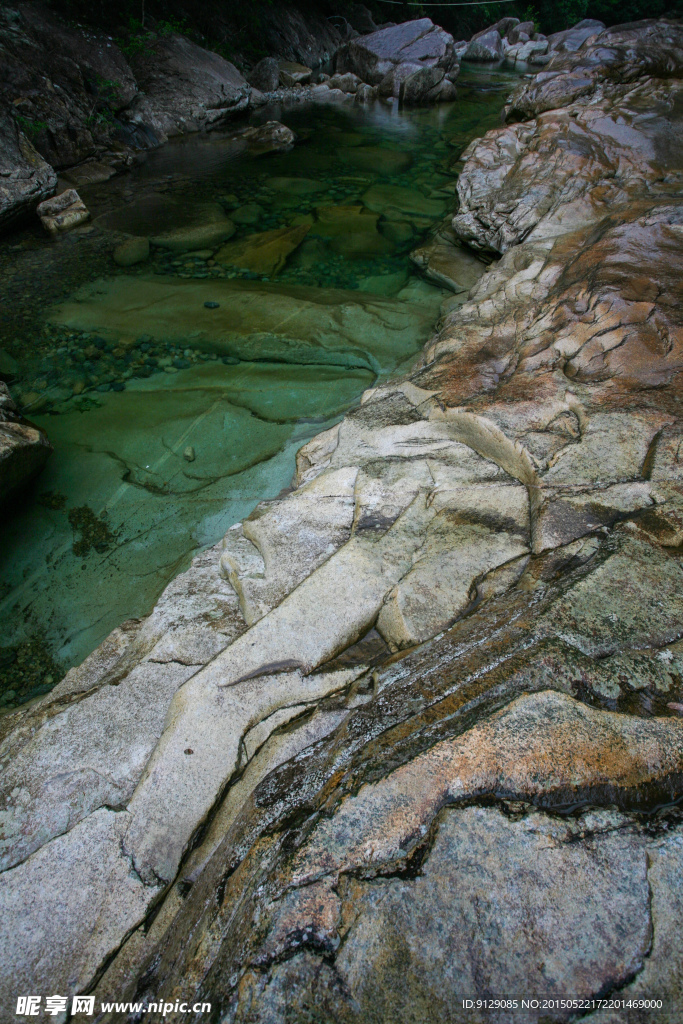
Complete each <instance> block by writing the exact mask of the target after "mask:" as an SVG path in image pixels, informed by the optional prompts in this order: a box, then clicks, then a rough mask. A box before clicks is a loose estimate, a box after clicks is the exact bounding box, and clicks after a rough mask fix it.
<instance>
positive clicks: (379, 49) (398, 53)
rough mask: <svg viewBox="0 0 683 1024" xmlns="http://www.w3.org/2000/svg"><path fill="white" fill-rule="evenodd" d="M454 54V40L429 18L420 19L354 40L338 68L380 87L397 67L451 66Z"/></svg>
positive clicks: (339, 55)
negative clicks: (414, 65)
mask: <svg viewBox="0 0 683 1024" xmlns="http://www.w3.org/2000/svg"><path fill="white" fill-rule="evenodd" d="M452 53H453V37H452V36H451V35H449V33H448V32H445V31H444V30H443V29H442V28H439V26H438V25H435V24H434V23H433V22H432V21H431V20H430V19H429V18H418V19H416V20H415V21H405V22H402V23H401V24H400V25H392V26H391V27H389V28H381V29H378V30H377V31H376V32H371V33H370V34H369V35H367V36H360V38H358V39H353V40H352V41H351V42H350V43H348V44H346V45H345V46H343V47H342V48H341V49H340V50H339V52H338V53H337V57H336V69H337V71H340V72H345V71H352V72H353V73H354V74H356V75H358V77H359V78H361V79H362V80H363V81H364V82H367V83H368V84H370V85H379V83H380V82H381V81H382V79H383V78H384V77H385V76H386V75H387V74H388V73H389V72H390V71H391V69H392V67H393V66H395V65H398V64H418V65H420V66H421V67H434V66H435V65H437V64H439V63H441V62H446V63H447V64H448V66H450V63H451V62H452Z"/></svg>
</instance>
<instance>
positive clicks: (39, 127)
mask: <svg viewBox="0 0 683 1024" xmlns="http://www.w3.org/2000/svg"><path fill="white" fill-rule="evenodd" d="M15 120H16V122H17V124H18V125H19V127H20V128H21V130H22V132H23V133H24V135H25V136H26V137H27V138H29V139H30V140H31V142H33V141H34V139H36V138H37V137H38V136H39V135H40V133H41V132H42V131H44V130H45V129H46V128H47V121H34V120H33V119H32V118H30V117H23V116H22V115H21V114H17V116H16V118H15Z"/></svg>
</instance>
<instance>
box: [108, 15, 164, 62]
mask: <svg viewBox="0 0 683 1024" xmlns="http://www.w3.org/2000/svg"><path fill="white" fill-rule="evenodd" d="M155 39H156V35H155V33H154V32H147V31H146V30H145V27H144V25H143V24H142V22H141V21H139V20H138V19H137V18H129V19H128V36H127V38H125V39H123V38H121V39H117V40H116V42H117V44H118V47H119V49H120V50H121V52H122V53H123V54H125V56H126V57H128V59H129V60H131V59H133V58H135V57H149V56H150V55H151V54H152V53H153V50H151V49H150V45H149V44H150V43H152V42H154V40H155Z"/></svg>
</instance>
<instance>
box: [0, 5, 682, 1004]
mask: <svg viewBox="0 0 683 1024" xmlns="http://www.w3.org/2000/svg"><path fill="white" fill-rule="evenodd" d="M682 89H683V28H682V27H681V24H680V23H679V22H677V21H671V20H666V19H662V20H660V21H656V22H644V23H640V24H638V25H635V26H624V27H621V28H617V29H612V30H608V31H606V32H603V33H601V34H599V35H598V36H597V37H596V38H594V39H592V40H591V38H590V37H589V39H588V42H586V43H584V45H583V46H582V47H581V49H579V50H576V51H575V52H574V51H570V52H566V53H560V54H558V55H557V56H553V57H552V59H551V60H550V62H549V63H548V64H547V65H545V66H544V68H543V71H542V72H541V73H540V74H539V75H537V76H536V78H535V79H533V80H531V81H529V82H525V83H524V84H523V85H522V86H521V87H520V89H519V90H518V91H517V92H516V93H515V95H514V96H513V97H512V98H511V100H510V103H509V107H508V124H506V125H504V126H502V127H500V128H498V129H495V130H494V131H491V132H489V133H488V134H487V135H486V136H485V137H484V138H483V139H482V140H479V141H477V142H475V143H473V144H472V145H471V146H470V147H469V149H468V151H467V152H466V153H465V155H464V166H463V168H462V172H461V174H460V177H459V181H458V194H459V199H460V207H459V210H458V212H457V215H456V216H455V218H454V220H453V231H454V232H455V233H456V235H457V236H458V237H459V238H460V239H464V240H466V241H467V242H468V243H469V244H470V245H472V246H474V247H477V248H480V249H481V250H484V251H486V252H488V253H489V254H497V255H500V256H501V258H500V259H499V261H498V262H496V263H494V264H493V265H492V266H491V267H490V268H489V269H488V271H487V272H486V273H485V274H484V275H483V276H482V277H481V279H480V280H479V282H478V283H477V284H475V285H474V287H473V289H472V291H471V292H470V295H469V298H468V301H467V302H466V303H465V304H464V305H462V306H458V307H457V308H455V309H454V310H453V311H452V312H450V313H448V314H447V315H446V316H445V319H444V321H443V324H442V327H441V330H440V332H439V334H438V335H437V336H436V337H435V338H434V339H433V340H432V342H431V343H430V344H429V345H428V346H427V348H426V350H425V353H424V357H423V360H422V365H421V366H420V367H419V368H418V369H417V371H416V372H415V373H413V374H412V375H411V376H410V378H408V379H405V380H399V381H396V382H395V383H392V384H390V385H385V386H383V387H380V388H378V389H374V390H371V391H368V392H366V394H365V396H364V401H363V403H362V405H361V406H360V408H359V409H358V410H356V411H355V412H354V413H352V414H350V415H348V416H347V417H346V418H345V419H344V420H343V421H342V423H341V424H339V425H337V426H335V427H333V428H332V429H331V430H329V431H327V432H325V433H323V434H321V435H319V436H318V437H316V438H314V439H313V440H312V441H311V442H309V443H308V444H307V445H306V446H305V447H304V448H303V449H302V450H301V451H300V453H299V456H298V460H297V475H296V480H295V487H294V490H293V491H292V492H291V493H289V494H287V495H285V496H282V497H281V498H279V499H277V500H276V501H272V502H266V503H262V504H261V505H259V506H258V507H257V508H256V510H255V511H254V513H253V514H252V515H251V516H249V517H248V518H247V519H246V520H244V521H243V522H242V523H240V524H238V525H237V526H236V527H234V528H233V529H231V530H230V531H229V532H228V534H227V535H226V538H225V540H224V541H223V543H222V544H220V545H218V546H216V547H215V548H212V549H210V550H207V551H205V552H203V553H202V554H201V555H200V556H198V557H197V558H196V559H195V560H194V562H193V563H192V566H191V567H190V569H189V570H188V571H187V572H186V573H185V574H183V575H181V576H179V577H178V578H177V579H176V580H175V581H174V582H173V583H172V584H171V585H170V586H169V587H168V588H167V589H166V591H165V592H164V594H163V596H162V598H161V599H160V601H159V603H158V604H157V606H156V608H155V609H154V611H153V612H152V614H151V615H150V616H149V617H148V618H146V619H145V620H143V621H140V622H138V621H133V622H127V623H125V624H124V625H123V626H122V627H121V628H120V629H119V630H116V631H115V632H114V633H113V634H112V635H111V636H110V637H109V639H108V640H107V641H106V642H105V643H104V644H103V645H102V646H101V647H100V648H98V649H97V651H95V652H94V653H93V654H92V655H91V656H90V657H89V658H88V659H87V660H86V661H85V662H84V664H83V665H82V666H80V667H79V668H77V669H74V670H72V671H71V672H70V673H69V674H68V675H67V677H66V678H65V679H64V681H63V682H62V683H61V684H60V685H59V686H58V687H57V688H56V689H55V690H53V691H52V693H50V694H49V695H48V696H46V697H45V698H44V699H43V700H42V701H40V702H39V703H37V704H34V705H32V706H30V707H27V708H25V709H23V710H22V709H19V710H18V711H16V712H14V713H12V714H11V715H7V716H5V717H4V719H3V720H2V728H3V731H4V740H3V744H2V748H1V750H0V757H1V758H2V766H3V789H4V793H5V805H4V810H3V814H4V850H3V860H2V866H3V868H4V872H3V874H2V875H0V902H1V905H2V907H3V915H2V930H3V938H2V943H3V948H4V950H5V953H4V957H3V978H2V991H3V1006H4V1007H9V1006H11V1005H13V1004H12V999H13V998H14V999H15V998H16V994H17V993H18V992H20V993H23V992H29V991H36V992H47V991H48V990H49V991H50V992H60V993H67V992H68V993H71V992H88V991H92V992H94V993H95V995H96V997H97V998H98V1000H99V998H100V997H101V998H103V999H110V998H116V999H117V1000H124V999H125V1000H128V999H136V1000H142V1001H143V1002H147V1001H156V1000H158V999H162V1000H163V1001H169V1002H172V1001H175V1000H176V999H182V1000H187V1001H188V1002H189V1003H193V1002H195V1001H198V1000H199V1001H201V1000H206V1001H210V1002H211V1003H212V1007H213V1009H212V1019H215V1020H222V1021H234V1022H240V1024H246V1022H250V1024H251V1022H266V1021H269V1022H271V1021H283V1022H284V1021H304V1020H314V1019H325V1020H335V1021H340V1022H342V1021H343V1022H347V1021H348V1022H352V1021H356V1022H366V1021H378V1022H380V1021H381V1022H390V1021H391V1022H394V1021H406V1022H407V1021H414V1020H420V1021H421V1022H422V1021H434V1022H436V1021H439V1022H442V1021H460V1020H463V1021H464V1020H467V1021H482V1022H484V1021H486V1022H490V1021H492V1020H493V1021H496V1020H498V1021H501V1022H502V1021H507V1020H509V1019H511V1016H510V1012H509V1010H507V1009H505V1008H503V1009H501V1010H500V1011H496V1012H494V1013H491V1012H488V1011H487V1012H478V1011H476V1010H463V1009H462V1004H461V1000H462V998H464V997H473V998H496V997H503V998H505V997H511V998H516V999H518V1000H521V998H522V997H525V998H529V997H531V998H539V999H543V998H545V999H555V1000H557V999H561V998H570V999H575V1000H577V999H594V998H598V997H602V998H604V997H618V998H619V999H621V1000H630V1001H631V1002H630V1006H625V1007H624V1008H621V1009H619V1010H616V1011H613V1012H608V1013H607V1014H604V1013H603V1015H602V1016H601V1017H600V1019H601V1020H607V1021H610V1022H611V1021H614V1022H616V1021H620V1022H621V1021H628V1022H633V1024H636V1022H639V1021H641V1020H643V1019H645V1018H644V1017H643V1016H642V1012H643V1011H641V1010H640V1009H639V1008H638V1000H640V999H648V998H658V999H661V1000H663V1003H664V1012H663V1013H662V1014H660V1016H659V1018H658V1019H660V1020H664V1019H666V1020H669V1021H671V1022H673V1021H675V1020H677V1019H678V1018H679V1017H680V1012H681V1008H682V1007H683V974H682V972H681V963H683V949H682V948H681V943H682V940H681V936H680V927H679V921H680V914H681V910H682V909H683V887H682V886H681V881H680V879H681V870H682V868H683V820H682V819H681V817H680V813H679V810H678V806H677V801H678V800H679V798H680V796H681V795H682V793H683V789H682V785H683V783H682V781H681V780H682V778H683V722H681V717H682V715H683V641H682V639H681V638H682V637H683V596H682V595H683V588H682V586H681V583H682V576H681V561H680V551H681V545H682V544H683V489H682V486H683V470H682V469H681V465H682V461H681V460H682V456H681V451H682V450H683V449H682V446H683V422H682V415H681V399H682V398H683V390H682V389H681V371H682V370H683V333H682V329H681V314H680V308H681V294H680V292H681V273H680V269H681V261H682V259H683V243H682V241H681V232H682V231H683V207H682V206H681V198H680V195H681V183H682V181H683V164H682V163H681V159H680V152H683V150H680V146H681V138H682V137H683V121H681V114H680V110H681V105H680V103H679V95H680V93H681V90H682ZM679 151H680V152H679ZM435 244H438V239H437V240H436V242H435ZM432 255H434V254H432ZM423 258H427V259H428V258H429V254H428V256H427V257H424V256H423ZM584 1015H585V1012H584ZM667 1015H668V1016H667ZM10 1016H13V1008H12V1012H11V1014H8V1015H7V1019H9V1018H10ZM575 1016H576V1010H573V1009H571V1008H563V1007H561V1006H557V1005H553V1006H552V1007H551V1008H550V1009H549V1010H548V1011H547V1012H546V1013H545V1016H544V1017H543V1019H544V1020H552V1021H565V1020H569V1019H572V1018H573V1017H575ZM589 1016H590V1014H589ZM111 1019H112V1020H114V1019H116V1020H120V1019H121V1015H118V1016H117V1015H116V1014H113V1015H112V1016H111ZM185 1019H188V1018H187V1015H185ZM197 1019H199V1017H197ZM514 1019H515V1020H516V1021H517V1020H519V1021H523V1020H529V1021H531V1020H537V1019H538V1013H537V1012H535V1011H529V1012H528V1013H526V1012H525V1013H519V1014H516V1015H515V1016H514Z"/></svg>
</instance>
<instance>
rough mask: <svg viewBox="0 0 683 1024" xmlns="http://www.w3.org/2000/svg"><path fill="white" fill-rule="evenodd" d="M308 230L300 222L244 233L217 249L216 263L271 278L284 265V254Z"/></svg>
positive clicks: (298, 242) (285, 255)
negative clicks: (244, 236) (269, 229)
mask: <svg viewBox="0 0 683 1024" xmlns="http://www.w3.org/2000/svg"><path fill="white" fill-rule="evenodd" d="M308 230H309V228H308V225H307V224H301V225H299V226H297V227H289V228H275V229H274V230H273V231H261V232H259V233H257V234H255V235H247V236H246V238H242V239H241V240H240V241H239V242H231V243H230V245H224V246H223V247H222V248H221V249H219V250H218V252H217V253H216V262H217V263H222V264H224V265H225V266H228V267H238V268H239V269H240V270H251V271H252V272H253V273H255V274H265V275H267V276H268V277H274V276H275V275H276V274H278V273H279V272H280V271H281V270H282V268H283V267H284V265H285V263H286V262H287V257H288V256H289V255H290V254H291V253H293V252H294V250H295V249H297V248H298V247H299V246H300V245H301V243H302V242H303V240H304V238H305V237H306V235H307V234H308Z"/></svg>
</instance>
